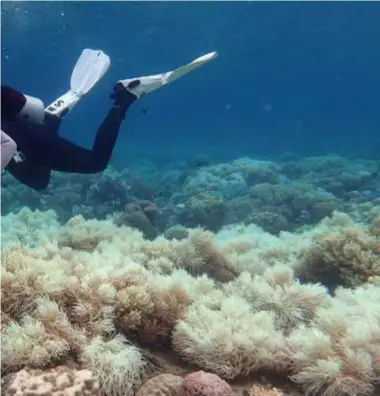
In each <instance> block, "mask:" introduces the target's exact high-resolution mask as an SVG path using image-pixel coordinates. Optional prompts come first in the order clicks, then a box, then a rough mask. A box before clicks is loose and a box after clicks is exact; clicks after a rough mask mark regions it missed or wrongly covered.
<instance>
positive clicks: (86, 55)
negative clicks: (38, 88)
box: [45, 48, 111, 117]
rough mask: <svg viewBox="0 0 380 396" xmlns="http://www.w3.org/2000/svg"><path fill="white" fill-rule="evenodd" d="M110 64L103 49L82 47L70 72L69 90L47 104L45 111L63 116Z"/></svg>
mask: <svg viewBox="0 0 380 396" xmlns="http://www.w3.org/2000/svg"><path fill="white" fill-rule="evenodd" d="M110 65H111V60H110V58H109V56H108V55H106V54H105V53H104V52H103V51H100V50H93V49H89V48H86V49H84V50H83V51H82V54H81V55H80V57H79V58H78V60H77V62H76V64H75V67H74V70H73V72H72V74H71V80H70V90H69V91H67V92H66V93H65V94H64V95H62V96H60V97H59V98H58V99H56V100H55V101H54V102H53V103H51V104H50V105H49V106H47V107H46V109H45V111H46V112H47V113H50V114H52V115H55V116H58V117H63V116H64V115H65V114H67V113H68V112H69V111H70V110H71V109H72V108H73V107H74V106H75V105H76V104H77V103H78V101H79V100H80V98H81V97H82V96H83V95H86V94H87V93H88V92H89V91H90V90H91V89H92V88H93V87H94V85H95V84H96V83H97V82H98V81H99V80H100V79H101V78H102V77H103V76H104V74H105V73H106V72H107V70H108V68H109V67H110Z"/></svg>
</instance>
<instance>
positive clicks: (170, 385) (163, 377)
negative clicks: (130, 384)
mask: <svg viewBox="0 0 380 396" xmlns="http://www.w3.org/2000/svg"><path fill="white" fill-rule="evenodd" d="M183 382H184V380H183V378H182V377H180V376H178V375H173V374H159V375H156V376H155V377H153V378H151V379H149V380H148V381H146V382H145V383H144V385H143V386H142V387H141V388H140V389H139V390H138V392H137V394H136V396H178V395H179V392H180V391H181V389H182V387H183Z"/></svg>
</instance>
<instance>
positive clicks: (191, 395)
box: [180, 371, 233, 396]
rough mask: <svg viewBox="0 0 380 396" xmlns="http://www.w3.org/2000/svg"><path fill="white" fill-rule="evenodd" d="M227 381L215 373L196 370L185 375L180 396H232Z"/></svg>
mask: <svg viewBox="0 0 380 396" xmlns="http://www.w3.org/2000/svg"><path fill="white" fill-rule="evenodd" d="M232 395H233V391H232V389H231V387H230V386H229V385H228V384H227V382H226V381H224V380H222V379H221V378H219V377H218V376H217V375H215V374H211V373H206V372H205V371H196V372H194V373H191V374H189V375H187V376H186V377H185V380H184V383H183V389H182V392H181V394H180V396H232Z"/></svg>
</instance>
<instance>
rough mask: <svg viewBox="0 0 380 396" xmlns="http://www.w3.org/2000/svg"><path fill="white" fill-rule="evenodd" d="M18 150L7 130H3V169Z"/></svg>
mask: <svg viewBox="0 0 380 396" xmlns="http://www.w3.org/2000/svg"><path fill="white" fill-rule="evenodd" d="M16 150H17V145H16V143H15V142H14V141H13V139H11V138H10V137H9V136H8V135H7V134H6V133H5V132H3V131H1V170H4V169H5V167H6V166H7V165H8V164H9V162H10V160H11V159H12V157H13V155H14V154H15V152H16Z"/></svg>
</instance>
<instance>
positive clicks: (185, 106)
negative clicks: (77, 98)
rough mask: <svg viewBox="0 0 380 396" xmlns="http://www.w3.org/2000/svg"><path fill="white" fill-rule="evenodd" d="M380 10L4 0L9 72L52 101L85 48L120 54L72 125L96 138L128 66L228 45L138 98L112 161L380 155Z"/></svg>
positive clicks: (10, 78) (355, 5)
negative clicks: (114, 89) (206, 61)
mask: <svg viewBox="0 0 380 396" xmlns="http://www.w3.org/2000/svg"><path fill="white" fill-rule="evenodd" d="M379 20H380V3H378V2H251V1H246V2H217V1H211V2H172V1H170V2H102V1H99V2H76V1H75V2H21V1H12V2H2V51H1V60H2V71H1V75H2V81H3V82H4V83H6V84H9V85H11V86H14V87H16V88H18V89H20V90H22V91H24V92H26V93H29V94H31V95H34V96H38V97H40V98H41V99H43V100H44V102H45V103H48V102H51V101H52V100H53V99H55V98H56V97H57V96H58V95H60V94H62V93H64V92H65V91H66V90H67V87H68V81H69V78H70V73H71V70H72V67H73V65H74V64H75V61H76V59H77V57H78V56H79V54H80V52H81V51H82V49H83V48H86V47H90V48H99V49H102V50H103V51H105V52H106V53H107V54H109V55H110V57H111V61H112V65H111V68H110V69H109V71H108V73H107V74H106V75H105V77H104V78H103V79H102V81H101V82H100V83H99V84H98V85H97V86H96V88H95V89H94V90H93V91H92V92H91V93H90V94H89V95H88V96H87V97H86V98H84V99H83V100H82V101H81V103H80V105H79V106H77V108H76V109H75V110H74V111H73V112H72V114H70V116H69V117H67V119H65V121H64V124H63V125H62V128H61V134H62V135H63V136H66V137H69V138H70V139H72V140H74V141H75V142H77V143H81V144H84V145H86V146H88V147H89V146H91V144H92V141H93V137H94V134H95V131H96V128H97V126H98V125H99V123H100V122H101V120H102V117H103V116H104V115H105V114H106V111H107V109H108V107H109V106H110V100H109V98H108V95H109V92H110V89H111V87H112V85H113V84H114V82H115V81H116V80H118V79H121V78H128V77H135V76H140V75H145V74H155V73H157V72H162V71H166V70H169V69H172V68H173V67H176V66H179V65H181V64H183V63H185V62H187V61H190V60H192V59H193V58H195V57H197V56H199V55H201V54H203V53H206V52H209V51H213V50H217V51H218V52H219V57H218V59H217V60H215V61H213V62H212V63H210V64H208V65H206V66H205V67H204V68H202V69H199V70H197V71H195V72H194V73H192V74H191V75H189V76H186V77H184V78H183V79H181V80H179V81H177V82H176V83H175V84H173V85H171V86H169V87H166V88H165V89H162V90H160V91H159V92H156V93H153V94H151V95H149V96H147V97H145V98H144V99H142V100H141V101H140V102H138V103H136V105H134V107H133V109H131V111H130V112H129V114H128V120H127V121H126V123H125V124H124V125H123V130H122V133H121V135H120V138H119V141H118V144H117V148H116V150H115V155H114V158H113V164H115V165H118V166H122V165H123V160H124V159H125V158H126V157H127V156H139V155H142V156H144V155H147V154H149V153H153V154H157V153H158V154H163V155H164V156H173V157H179V158H181V157H183V156H187V155H193V154H199V153H202V154H205V155H208V156H213V155H217V156H219V157H225V158H230V159H232V158H237V157H241V156H243V155H248V156H254V157H277V156H280V155H281V154H283V153H285V152H294V153H296V154H299V155H302V156H309V155H321V154H326V153H337V154H340V155H344V156H349V157H369V158H378V157H379V153H380V133H379V130H380V111H379V92H380V74H379V70H380V50H379V46H378V38H379V37H380V24H379V22H378V21H379ZM143 109H149V114H148V115H147V114H146V112H145V111H142V110H143Z"/></svg>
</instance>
